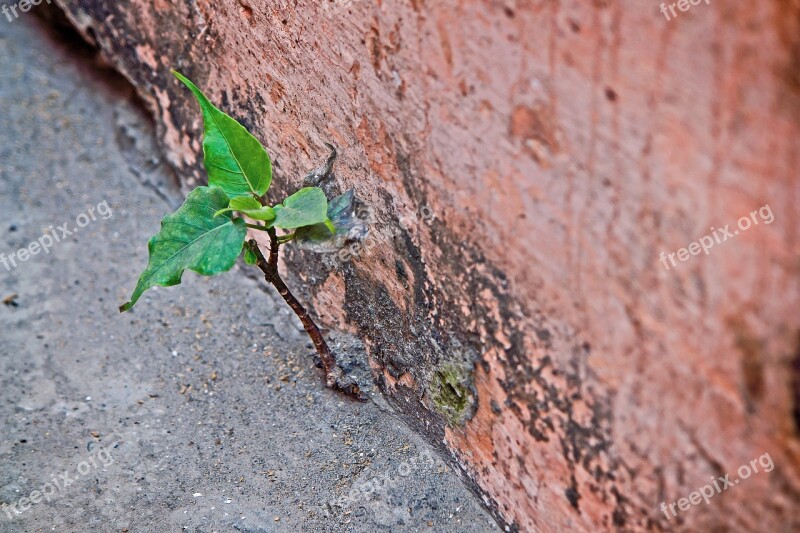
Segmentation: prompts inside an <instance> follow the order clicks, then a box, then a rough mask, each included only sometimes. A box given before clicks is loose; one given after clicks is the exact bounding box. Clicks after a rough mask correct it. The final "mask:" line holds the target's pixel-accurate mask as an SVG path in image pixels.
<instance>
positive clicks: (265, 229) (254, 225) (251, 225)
mask: <svg viewBox="0 0 800 533" xmlns="http://www.w3.org/2000/svg"><path fill="white" fill-rule="evenodd" d="M244 225H245V226H247V227H248V228H253V229H260V230H261V231H267V228H265V227H264V226H259V225H258V224H250V223H248V222H245V223H244Z"/></svg>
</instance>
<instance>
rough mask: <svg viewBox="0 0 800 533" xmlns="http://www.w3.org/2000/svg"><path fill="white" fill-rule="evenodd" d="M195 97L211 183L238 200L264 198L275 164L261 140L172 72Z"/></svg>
mask: <svg viewBox="0 0 800 533" xmlns="http://www.w3.org/2000/svg"><path fill="white" fill-rule="evenodd" d="M172 73H173V74H174V75H175V77H176V78H178V79H179V80H181V81H182V82H183V83H184V84H185V85H186V86H187V87H188V88H189V90H191V91H192V93H194V96H195V98H197V101H198V102H199V103H200V109H202V111H203V124H204V125H205V135H204V136H203V154H204V155H205V160H204V163H205V166H206V171H207V172H208V183H209V184H210V185H216V186H218V187H221V188H222V190H224V191H225V193H226V194H227V195H228V196H229V197H231V198H235V197H237V196H245V195H250V194H253V193H255V194H256V195H258V196H264V194H265V193H266V192H267V189H269V184H270V182H271V181H272V163H271V162H270V159H269V155H268V154H267V151H266V150H264V147H263V146H261V143H260V142H258V139H256V138H255V137H253V136H252V135H250V132H248V131H247V130H246V129H245V127H244V126H242V125H241V124H239V123H238V122H237V121H236V120H234V119H232V118H231V117H229V116H228V115H226V114H225V113H223V112H222V111H220V110H219V109H217V108H216V107H214V105H213V104H212V103H211V102H210V101H209V100H208V98H206V96H205V95H204V94H203V93H202V91H200V89H198V88H197V86H196V85H195V84H194V83H192V82H191V81H189V80H188V79H187V78H186V77H184V76H183V75H182V74H181V73H179V72H176V71H174V70H173V71H172Z"/></svg>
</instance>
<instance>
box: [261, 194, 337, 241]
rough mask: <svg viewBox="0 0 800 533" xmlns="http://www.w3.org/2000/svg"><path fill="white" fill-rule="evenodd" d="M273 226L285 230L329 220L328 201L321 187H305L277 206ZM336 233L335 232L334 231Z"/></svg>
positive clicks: (327, 222) (328, 222)
mask: <svg viewBox="0 0 800 533" xmlns="http://www.w3.org/2000/svg"><path fill="white" fill-rule="evenodd" d="M273 209H275V220H273V221H272V224H271V225H272V226H275V227H276V228H283V229H294V228H302V227H303V226H311V225H314V224H319V223H326V224H330V221H329V220H328V199H327V198H326V197H325V193H324V192H323V190H322V189H320V188H319V187H305V188H304V189H300V190H299V191H297V192H296V193H294V194H293V195H291V196H290V197H288V198H287V199H286V200H284V201H283V205H280V204H279V205H276V206H275V207H274V208H273ZM332 231H335V230H332Z"/></svg>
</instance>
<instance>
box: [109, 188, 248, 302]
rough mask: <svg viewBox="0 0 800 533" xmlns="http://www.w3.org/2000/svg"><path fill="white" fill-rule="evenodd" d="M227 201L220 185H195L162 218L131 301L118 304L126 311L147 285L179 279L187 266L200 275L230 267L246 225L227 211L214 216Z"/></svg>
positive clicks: (245, 231)
mask: <svg viewBox="0 0 800 533" xmlns="http://www.w3.org/2000/svg"><path fill="white" fill-rule="evenodd" d="M228 203H229V199H228V196H227V195H226V194H225V192H224V191H223V190H222V189H220V188H219V187H198V188H196V189H195V190H193V191H192V192H190V193H189V196H188V197H187V198H186V201H185V202H184V204H183V205H182V206H181V207H180V208H179V209H178V210H177V211H176V212H174V213H172V214H170V215H167V216H166V217H164V220H162V221H161V231H160V232H159V233H158V234H157V235H156V236H154V237H153V238H151V239H150V242H149V243H148V249H149V251H150V261H149V263H148V265H147V269H145V271H144V272H143V273H142V275H141V276H140V277H139V282H138V283H137V284H136V289H134V291H133V296H131V301H130V302H128V303H126V304H125V305H123V306H122V307H120V311H128V310H129V309H130V308H132V307H133V306H134V304H135V303H136V301H137V300H139V297H141V295H142V293H144V292H145V291H146V290H147V289H149V288H151V287H153V286H155V285H161V286H162V287H170V286H172V285H177V284H179V283H180V282H181V277H182V276H183V272H184V270H186V269H187V268H188V269H189V270H193V271H195V272H197V273H198V274H201V275H203V276H213V275H215V274H219V273H221V272H226V271H228V270H230V269H231V268H232V267H233V265H234V264H236V258H237V257H239V254H240V253H241V252H242V247H243V245H244V239H245V237H246V235H247V227H246V226H245V223H244V220H242V219H236V220H232V219H231V217H230V215H227V216H220V217H214V216H213V215H214V213H215V212H216V211H218V210H219V209H220V208H224V207H225V206H227V205H228Z"/></svg>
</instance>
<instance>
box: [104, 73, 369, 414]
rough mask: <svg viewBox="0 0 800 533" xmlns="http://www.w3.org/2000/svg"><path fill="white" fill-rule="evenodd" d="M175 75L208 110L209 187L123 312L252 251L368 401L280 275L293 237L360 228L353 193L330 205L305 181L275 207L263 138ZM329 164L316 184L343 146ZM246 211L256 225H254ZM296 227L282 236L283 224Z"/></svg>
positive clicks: (314, 244)
mask: <svg viewBox="0 0 800 533" xmlns="http://www.w3.org/2000/svg"><path fill="white" fill-rule="evenodd" d="M172 73H173V74H174V75H175V76H176V77H177V78H178V79H179V80H180V81H181V82H183V83H184V84H185V85H186V86H187V87H188V88H189V89H190V90H191V91H192V93H193V94H194V96H195V98H197V101H198V103H199V104H200V108H201V110H202V112H203V124H204V126H205V134H204V136H203V154H204V161H203V162H204V165H205V168H206V171H207V172H208V183H209V186H208V187H197V188H196V189H194V190H193V191H192V192H190V193H189V195H188V196H187V198H186V201H185V202H184V204H183V205H182V206H181V207H180V208H179V209H178V210H177V211H176V212H175V213H172V214H170V215H167V216H166V217H164V219H163V220H162V221H161V231H160V232H159V233H158V234H157V235H155V236H154V237H152V238H151V239H150V242H149V243H148V250H149V254H150V259H149V262H148V265H147V268H146V269H145V271H144V272H143V273H142V275H141V276H140V277H139V281H138V283H137V284H136V288H135V289H134V291H133V295H132V296H131V299H130V301H129V302H127V303H126V304H124V305H123V306H122V307H120V311H121V312H124V311H128V310H130V309H131V308H132V307H133V306H134V305H135V304H136V302H137V301H138V300H139V298H140V297H141V296H142V294H143V293H144V292H145V291H146V290H147V289H150V288H151V287H153V286H156V285H160V286H163V287H169V286H172V285H178V284H179V283H180V282H181V277H182V276H183V272H184V271H185V270H186V269H189V270H192V271H194V272H197V273H198V274H201V275H204V276H214V275H216V274H220V273H222V272H227V271H228V270H230V269H231V268H233V265H234V264H236V260H237V258H238V257H239V254H241V253H242V252H244V260H245V262H246V263H247V264H248V265H255V266H257V267H258V268H259V269H260V270H261V271H262V272H263V273H264V277H265V279H266V280H267V283H269V284H271V285H273V286H274V287H275V288H276V289H277V291H278V293H279V294H280V295H281V297H283V299H284V300H285V301H286V303H287V304H289V307H291V308H292V310H293V311H294V312H295V314H297V316H298V318H299V319H300V321H301V322H302V323H303V327H304V328H305V330H306V332H307V333H308V336H309V337H310V338H311V341H312V342H313V343H314V347H315V348H316V350H317V353H318V354H319V357H320V360H321V362H322V366H323V368H324V370H325V376H326V383H327V385H328V386H329V387H331V388H334V389H338V390H341V391H343V392H345V393H347V394H350V395H352V396H355V397H357V398H359V399H360V400H364V399H366V398H365V396H364V395H363V393H362V391H361V390H360V389H359V387H358V385H357V384H356V383H355V382H354V381H353V380H352V379H350V378H349V377H347V376H345V375H344V373H343V371H342V370H341V368H339V366H338V365H337V363H336V357H335V356H334V354H333V352H332V351H331V349H330V348H329V347H328V344H327V343H326V342H325V338H324V337H323V336H322V333H320V330H319V328H318V327H317V325H316V324H315V323H314V321H313V320H312V319H311V317H310V316H309V314H308V311H306V309H305V308H304V307H303V306H302V305H301V304H300V302H299V301H298V300H297V298H295V297H294V295H293V294H292V292H291V291H290V290H289V288H288V287H287V286H286V283H284V281H283V280H282V279H281V276H280V274H278V251H279V249H280V246H281V245H283V244H287V243H289V242H291V241H296V242H299V243H301V244H304V245H306V247H307V248H309V249H318V250H319V249H324V250H330V249H332V248H336V247H341V246H343V245H344V243H345V242H346V241H347V236H348V234H352V231H353V230H354V229H355V230H356V232H357V233H358V232H359V231H361V230H360V229H359V228H358V225H357V224H355V223H354V220H355V217H354V215H353V210H354V207H353V206H354V200H355V195H354V193H353V191H352V190H351V191H348V192H347V193H345V194H343V195H341V196H339V197H337V198H335V199H334V200H332V201H331V202H330V203H329V202H328V199H327V197H326V195H325V192H324V191H323V190H322V189H320V188H319V187H304V188H302V189H300V190H299V191H297V192H295V193H294V194H292V195H291V196H289V197H288V198H286V199H285V200H283V201H282V202H280V203H277V204H274V205H270V204H269V202H268V201H267V197H266V193H267V190H268V189H269V186H270V183H271V182H272V162H271V161H270V157H269V155H268V154H267V151H266V150H265V149H264V147H263V146H262V145H261V143H260V142H259V141H258V140H257V139H256V138H255V137H253V136H252V135H251V134H250V132H248V131H247V129H245V128H244V126H242V125H241V124H239V122H237V121H236V120H234V119H233V118H231V117H229V116H228V115H226V114H225V113H224V112H222V111H220V110H219V109H217V108H216V107H215V106H214V105H213V104H211V102H210V101H209V100H208V98H206V96H205V95H204V94H203V93H202V92H201V91H200V89H198V88H197V87H196V86H195V85H194V84H193V83H192V82H191V81H189V80H188V79H187V78H185V77H184V76H183V75H181V74H180V73H178V72H175V71H172ZM329 147H330V148H331V149H332V155H331V157H330V158H329V159H328V161H327V164H326V165H325V166H324V167H322V168H320V169H318V170H317V171H315V173H312V174H311V175H309V176H308V177H307V180H308V179H309V178H313V180H314V181H315V182H316V183H319V182H321V181H322V180H323V179H325V178H327V177H328V176H329V175H330V173H331V171H332V168H333V163H334V162H335V160H336V151H335V150H333V147H331V146H330V145H329ZM234 213H239V214H240V215H244V216H246V217H248V218H249V219H251V220H252V221H253V222H255V223H249V222H247V221H246V220H245V219H244V218H242V217H237V216H235V215H234ZM247 228H252V229H254V230H258V231H263V232H265V233H266V234H267V235H268V236H269V243H270V246H269V252H268V257H265V256H264V253H263V252H262V251H261V249H260V248H259V246H258V243H257V242H256V240H255V239H247ZM277 228H280V229H282V230H291V233H288V234H285V235H278V233H277V231H276V229H277Z"/></svg>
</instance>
